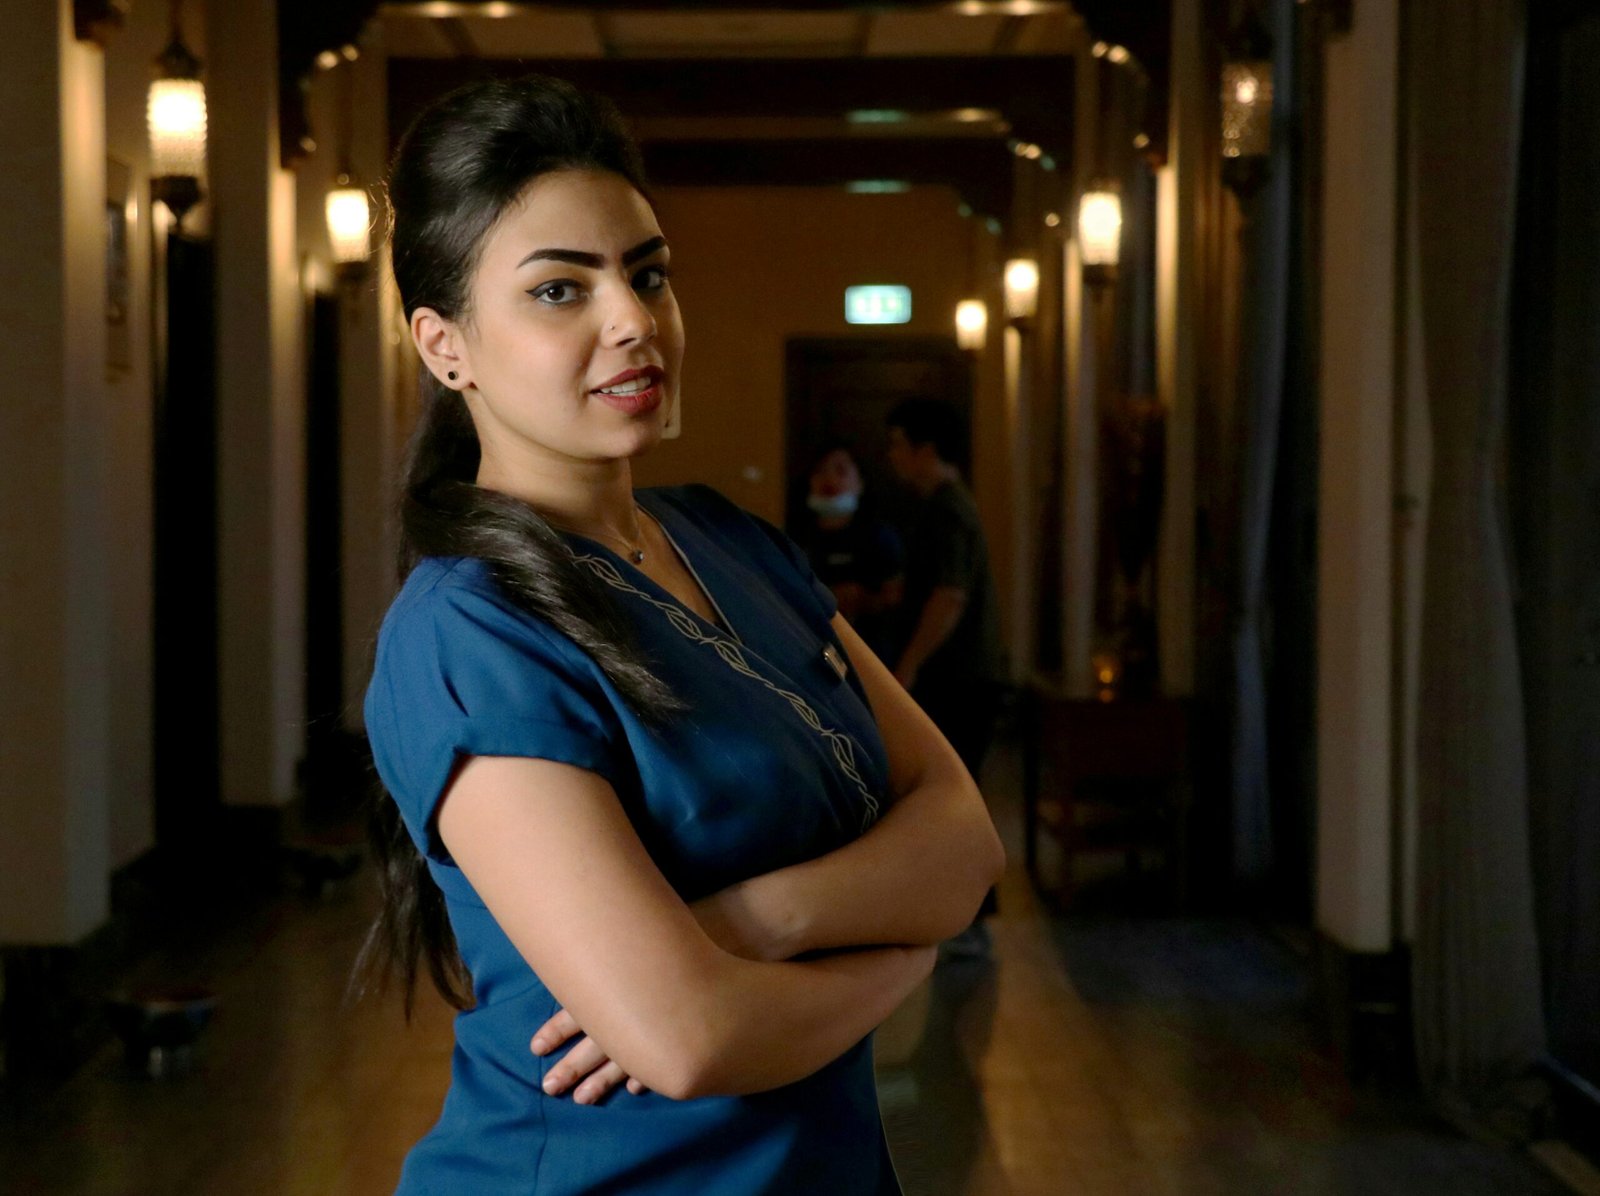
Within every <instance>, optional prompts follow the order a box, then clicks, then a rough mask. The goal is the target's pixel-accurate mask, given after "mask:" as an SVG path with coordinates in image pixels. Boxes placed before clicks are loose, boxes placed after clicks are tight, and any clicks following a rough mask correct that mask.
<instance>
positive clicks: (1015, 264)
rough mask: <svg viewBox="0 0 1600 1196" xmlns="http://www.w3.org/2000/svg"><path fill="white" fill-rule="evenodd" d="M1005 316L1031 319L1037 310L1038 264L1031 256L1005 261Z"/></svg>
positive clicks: (1014, 318) (1016, 318) (1015, 318)
mask: <svg viewBox="0 0 1600 1196" xmlns="http://www.w3.org/2000/svg"><path fill="white" fill-rule="evenodd" d="M1005 284H1006V286H1005V289H1006V316H1007V317H1008V318H1009V319H1013V320H1031V319H1032V318H1033V313H1034V312H1036V311H1038V310H1039V264H1038V263H1037V262H1035V261H1034V260H1033V259H1032V258H1026V257H1014V258H1012V259H1011V260H1010V261H1009V262H1007V263H1006V273H1005Z"/></svg>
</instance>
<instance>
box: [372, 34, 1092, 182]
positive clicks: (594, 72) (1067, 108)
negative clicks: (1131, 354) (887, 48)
mask: <svg viewBox="0 0 1600 1196" xmlns="http://www.w3.org/2000/svg"><path fill="white" fill-rule="evenodd" d="M1072 69H1073V63H1072V59H1071V58H1069V57H1066V56H1060V57H1056V56H1041V57H1035V58H1004V59H1002V58H892V59H878V58H873V59H860V58H842V59H819V58H801V59H763V60H760V61H752V60H737V59H729V60H721V59H717V60H711V61H707V60H705V59H693V60H675V59H631V60H629V61H628V63H627V69H626V70H619V69H618V64H617V63H616V62H615V61H607V60H602V59H563V60H560V61H555V62H510V61H475V62H468V61H440V60H435V59H428V60H422V59H403V58H397V59H393V60H391V61H390V63H389V119H390V128H391V129H393V130H395V132H396V135H398V133H399V132H400V131H401V130H403V129H404V128H405V127H406V126H407V125H408V124H410V122H411V120H412V119H413V118H414V117H415V116H416V114H417V113H418V112H420V111H421V110H422V109H423V108H424V107H426V106H427V105H428V104H429V103H431V102H432V101H433V100H434V99H436V98H438V97H439V96H440V95H443V94H444V93H445V92H446V91H449V90H451V89H452V88H455V87H457V86H460V85H461V84H464V83H468V82H470V81H472V80H474V79H480V78H484V77H488V76H498V77H508V76H515V75H519V74H525V73H527V72H528V71H544V72H547V73H549V74H552V75H557V76H559V77H561V78H563V79H568V80H570V81H571V82H573V83H576V84H577V85H578V86H580V87H584V88H588V89H590V90H593V91H597V92H599V93H601V94H602V95H606V96H609V97H610V98H611V99H612V100H614V101H616V103H617V106H618V107H620V108H621V109H622V111H623V113H624V114H625V115H629V116H635V117H639V118H646V117H648V118H659V117H719V116H720V117H735V116H737V117H764V116H770V117H826V118H835V119H837V118H841V117H844V116H845V115H846V114H847V113H849V112H853V111H904V112H909V113H923V112H948V111H950V110H952V109H959V108H989V109H995V110H997V111H998V112H999V113H1000V114H1001V116H1002V117H1003V118H1004V119H1005V120H1006V121H1007V122H1009V124H1010V125H1011V128H1012V130H1013V134H1014V136H1016V137H1018V138H1020V139H1022V140H1024V141H1031V142H1036V143H1037V144H1039V145H1040V146H1042V147H1043V148H1044V150H1045V152H1047V153H1049V154H1052V155H1054V156H1055V157H1056V158H1058V159H1059V160H1062V161H1065V160H1066V156H1067V151H1068V150H1069V148H1070V145H1071V136H1072V96H1073V84H1072Z"/></svg>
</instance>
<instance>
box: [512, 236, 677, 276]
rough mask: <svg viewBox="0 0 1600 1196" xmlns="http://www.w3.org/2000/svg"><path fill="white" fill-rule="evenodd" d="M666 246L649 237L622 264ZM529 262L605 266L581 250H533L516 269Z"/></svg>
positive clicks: (602, 260)
mask: <svg viewBox="0 0 1600 1196" xmlns="http://www.w3.org/2000/svg"><path fill="white" fill-rule="evenodd" d="M666 244H667V239H666V238H665V237H651V238H650V239H649V240H648V241H641V242H640V243H639V244H637V245H635V246H634V247H633V248H632V249H630V250H628V251H627V252H626V253H624V254H623V255H622V264H623V265H624V266H631V265H633V263H634V262H636V261H638V260H639V259H640V258H645V257H649V256H650V255H651V254H652V253H654V252H656V250H658V249H664V248H666ZM529 262H566V263H567V264H568V265H572V266H586V267H587V268H589V269H590V270H598V269H600V267H601V266H603V265H605V259H604V258H602V257H601V256H600V255H599V254H598V253H586V252H584V251H583V250H581V249H535V250H534V251H533V252H532V253H530V254H529V255H528V256H527V257H525V258H523V259H522V260H521V261H520V262H518V263H517V269H519V270H520V269H522V267H524V266H526V265H527V264H528V263H529Z"/></svg>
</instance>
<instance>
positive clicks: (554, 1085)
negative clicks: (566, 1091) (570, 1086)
mask: <svg viewBox="0 0 1600 1196" xmlns="http://www.w3.org/2000/svg"><path fill="white" fill-rule="evenodd" d="M544 1090H545V1091H546V1092H548V1093H550V1094H551V1095H552V1096H553V1095H555V1094H556V1093H557V1092H560V1091H561V1073H560V1072H556V1071H553V1072H551V1073H550V1074H549V1075H547V1076H546V1077H545V1078H544Z"/></svg>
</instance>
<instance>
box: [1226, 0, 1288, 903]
mask: <svg viewBox="0 0 1600 1196" xmlns="http://www.w3.org/2000/svg"><path fill="white" fill-rule="evenodd" d="M1262 20H1263V22H1264V23H1265V24H1266V25H1267V27H1268V29H1269V31H1270V32H1271V34H1272V40H1273V45H1274V47H1275V49H1274V52H1273V64H1272V73H1273V82H1272V89H1273V130H1272V147H1273V148H1272V162H1271V173H1270V175H1269V177H1268V179H1267V182H1266V184H1265V185H1264V186H1263V187H1262V188H1261V190H1260V191H1259V192H1257V193H1256V194H1254V195H1251V196H1247V197H1245V198H1244V199H1243V200H1242V201H1241V214H1242V216H1243V226H1242V228H1241V229H1240V251H1241V254H1242V256H1243V266H1244V269H1243V272H1242V277H1241V278H1240V289H1241V292H1242V294H1243V296H1244V301H1243V304H1242V309H1241V316H1240V321H1239V324H1240V336H1241V341H1240V343H1241V345H1242V347H1243V352H1242V353H1241V355H1240V362H1239V383H1240V388H1241V391H1242V393H1241V396H1240V398H1241V409H1242V411H1243V417H1244V435H1245V442H1244V448H1243V453H1242V459H1241V467H1242V469H1243V473H1244V476H1243V478H1242V479H1241V483H1242V484H1241V487H1240V496H1239V504H1240V511H1239V596H1238V617H1237V620H1236V622H1235V624H1234V633H1233V677H1234V717H1233V744H1232V754H1233V760H1232V768H1231V770H1230V773H1231V776H1232V778H1233V871H1234V876H1235V878H1236V879H1237V880H1240V881H1244V882H1247V883H1253V882H1259V881H1262V880H1265V879H1266V877H1267V874H1268V873H1269V871H1270V870H1271V867H1272V863H1273V828H1272V818H1271V794H1270V791H1269V788H1268V783H1267V778H1268V764H1269V761H1268V758H1267V681H1266V664H1265V661H1264V658H1263V651H1262V638H1263V630H1262V622H1263V620H1262V613H1263V606H1264V605H1265V599H1266V592H1267V555H1268V548H1269V546H1270V544H1271V533H1272V502H1273V491H1274V481H1275V479H1276V477H1277V470H1278V429H1279V416H1280V413H1281V411H1282V408H1283V395H1284V389H1285V386H1286V383H1287V363H1288V347H1289V301H1290V296H1289V251H1290V243H1289V242H1290V235H1291V225H1290V212H1291V204H1292V202H1293V196H1294V190H1293V188H1294V163H1293V162H1292V161H1291V158H1290V148H1291V145H1292V131H1293V128H1294V121H1295V118H1296V113H1295V111H1294V97H1295V94H1296V93H1295V81H1294V77H1293V74H1292V71H1293V64H1294V47H1295V35H1294V21H1295V5H1294V3H1293V2H1292V0H1271V2H1270V3H1268V4H1267V5H1266V7H1265V9H1264V11H1263V13H1262Z"/></svg>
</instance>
